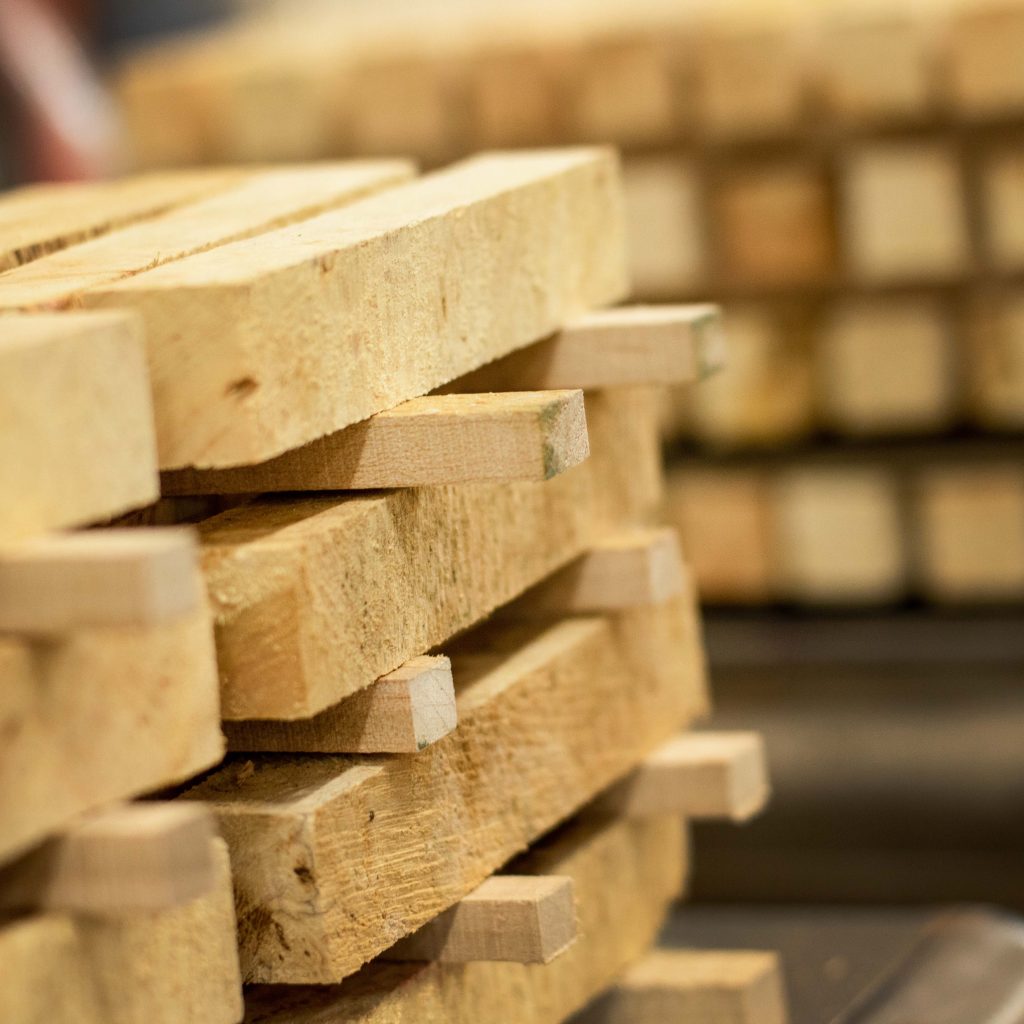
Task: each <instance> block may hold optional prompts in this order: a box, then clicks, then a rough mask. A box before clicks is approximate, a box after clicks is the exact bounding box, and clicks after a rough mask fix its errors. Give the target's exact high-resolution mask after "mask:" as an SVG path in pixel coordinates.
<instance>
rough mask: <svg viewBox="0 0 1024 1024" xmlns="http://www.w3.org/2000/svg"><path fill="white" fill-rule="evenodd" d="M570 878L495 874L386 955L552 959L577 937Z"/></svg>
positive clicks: (438, 958)
mask: <svg viewBox="0 0 1024 1024" xmlns="http://www.w3.org/2000/svg"><path fill="white" fill-rule="evenodd" d="M577 934H578V932H577V929H576V902H575V898H574V893H573V884H572V879H571V878H566V877H564V876H558V875H542V876H540V877H536V876H531V875H494V876H492V877H491V878H488V879H487V881H486V882H484V883H483V884H482V885H479V886H477V888H476V889H474V890H473V891H472V892H471V893H469V895H467V896H463V897H462V899H461V900H459V902H458V903H456V904H455V906H454V907H450V908H449V909H448V910H446V911H444V912H443V913H442V914H439V915H438V916H437V917H435V918H434V920H433V921H429V922H428V923H427V924H425V925H424V926H423V927H422V928H420V930H419V931H418V932H416V933H415V934H414V935H410V936H409V937H408V938H406V939H402V941H401V942H399V943H397V944H396V945H394V946H392V947H391V949H389V950H388V951H387V952H386V953H385V954H384V958H385V959H387V960H434V961H438V962H440V963H448V964H467V963H475V962H478V961H481V960H484V961H508V962H510V963H518V964H549V963H551V961H552V960H554V959H555V958H556V957H558V956H561V955H562V954H563V953H565V952H566V951H567V950H568V949H569V947H570V946H571V945H572V944H573V943H574V942H575V941H576V938H577Z"/></svg>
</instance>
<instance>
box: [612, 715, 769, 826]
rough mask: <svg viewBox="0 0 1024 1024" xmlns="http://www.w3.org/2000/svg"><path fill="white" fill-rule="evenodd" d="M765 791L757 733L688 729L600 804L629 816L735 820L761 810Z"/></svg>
mask: <svg viewBox="0 0 1024 1024" xmlns="http://www.w3.org/2000/svg"><path fill="white" fill-rule="evenodd" d="M769 791H770V790H769V784H768V764H767V760H766V756H765V750H764V741H763V740H762V739H761V736H760V734H759V733H756V732H692V733H685V734H684V735H682V736H678V737H677V738H676V739H674V740H670V741H669V742H668V743H666V744H665V745H664V746H662V747H660V748H659V749H658V750H656V751H655V752H654V753H653V754H651V755H650V756H649V757H647V758H646V759H645V760H644V761H643V762H642V763H641V765H640V767H639V768H638V769H637V770H636V771H635V772H633V773H632V774H631V775H630V776H629V777H628V778H626V779H624V780H623V781H622V782H620V783H618V784H617V785H616V786H613V787H612V789H611V790H610V791H609V792H608V793H607V794H606V795H605V796H604V797H602V798H601V801H600V805H601V807H602V809H603V810H608V811H613V812H614V813H616V814H624V815H626V816H628V817H631V818H645V817H650V816H652V815H658V814H678V815H680V816H681V817H684V818H690V819H697V820H709V819H710V820H718V819H727V820H729V821H736V822H740V821H747V820H748V819H749V818H752V817H753V816H754V815H755V814H758V813H760V812H761V811H762V810H763V809H764V806H765V804H766V803H767V801H768V795H769Z"/></svg>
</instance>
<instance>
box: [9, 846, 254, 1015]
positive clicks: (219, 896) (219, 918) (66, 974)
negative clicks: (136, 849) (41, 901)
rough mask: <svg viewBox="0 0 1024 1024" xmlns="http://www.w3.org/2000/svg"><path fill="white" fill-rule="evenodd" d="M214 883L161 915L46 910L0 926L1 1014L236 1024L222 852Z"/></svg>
mask: <svg viewBox="0 0 1024 1024" xmlns="http://www.w3.org/2000/svg"><path fill="white" fill-rule="evenodd" d="M210 843H211V846H212V857H213V861H214V864H215V866H216V885H215V887H214V889H213V890H212V891H211V892H210V893H208V894H207V895H205V896H202V897H200V898H199V899H196V900H192V901H191V902H189V903H187V904H185V905H183V906H180V907H175V908H173V909H170V910H162V911H154V912H151V913H139V914H132V915H129V916H125V917H120V918H101V917H87V916H81V917H71V916H69V915H65V914H58V913H48V914H37V915H31V916H26V917H20V918H17V919H15V920H13V921H10V922H8V923H5V924H4V925H3V927H0V960H2V962H3V964H4V968H5V969H4V984H3V986H0V1016H3V1018H4V1019H5V1020H10V1021H51V1022H53V1024H138V1022H139V1021H143V1020H144V1021H151V1022H153V1024H188V1022H193V1021H200V1020H201V1021H207V1022H209V1024H237V1022H238V1021H240V1020H241V1019H242V1014H243V1009H244V1008H243V1005H242V990H241V982H240V978H239V971H238V955H237V952H236V950H235V937H234V929H235V918H234V911H233V907H232V904H231V875H230V870H229V865H228V857H227V851H226V850H225V848H224V844H223V842H222V841H221V840H219V839H213V840H211V841H210Z"/></svg>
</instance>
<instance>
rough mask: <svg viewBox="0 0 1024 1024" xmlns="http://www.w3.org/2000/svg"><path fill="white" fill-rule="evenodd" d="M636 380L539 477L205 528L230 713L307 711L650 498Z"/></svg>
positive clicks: (324, 505) (593, 411) (642, 512)
mask: <svg viewBox="0 0 1024 1024" xmlns="http://www.w3.org/2000/svg"><path fill="white" fill-rule="evenodd" d="M656 412H657V411H656V409H655V407H654V403H653V402H652V401H651V398H650V394H649V392H647V391H646V390H645V389H637V390H632V389H624V390H622V391H615V392H606V393H599V394H595V395H593V396H591V397H590V398H588V400H587V418H588V426H589V432H590V440H591V450H592V454H591V457H590V458H589V459H588V460H587V461H586V462H584V463H583V464H582V465H580V466H577V467H575V468H574V469H571V470H569V471H568V472H567V473H564V474H562V475H561V476H559V477H557V478H555V479H554V480H550V481H547V482H546V483H530V482H525V483H517V484H500V485H499V484H476V485H473V486H472V487H466V486H453V487H436V488H422V489H419V490H402V491H392V492H389V493H386V494H374V495H366V496H348V497H326V496H318V497H310V498H304V499H301V500H294V499H286V500H285V499H280V500H278V499H263V500H261V501H258V502H255V503H253V504H249V505H246V506H243V507H240V508H238V509H235V510H232V511H229V512H226V513H224V514H223V515H220V516H217V517H215V518H213V519H211V520H209V521H207V522H206V523H204V524H202V525H201V526H200V535H201V538H202V544H203V547H202V561H203V568H204V571H205V573H206V579H207V586H208V589H209V592H210V595H211V599H212V602H213V606H214V609H215V621H216V627H217V649H218V659H219V663H220V667H221V681H222V706H223V715H224V717H225V718H226V719H230V720H238V719H253V718H274V719H295V718H307V717H309V716H311V715H315V714H317V713H318V712H320V711H322V710H323V709H325V708H327V707H330V706H331V705H333V704H336V703H337V702H338V701H339V700H341V699H343V698H344V697H347V696H349V695H350V694H352V693H354V692H356V691H357V690H360V689H362V688H363V687H364V686H368V685H369V684H370V683H371V682H373V681H374V680H375V679H377V678H379V677H380V676H382V675H385V674H386V673H388V672H391V671H393V670H394V669H396V668H398V667H399V666H400V665H401V664H403V663H404V662H406V661H408V660H409V659H410V658H413V657H416V656H417V655H419V654H422V653H423V652H424V651H426V650H429V649H430V648H431V647H433V646H435V645H437V644H439V643H442V642H443V641H444V640H446V639H447V638H448V637H450V636H451V635H452V634H453V633H456V632H458V631H459V630H460V629H465V628H466V627H468V626H470V625H472V624H473V623H474V622H477V621H479V620H480V619H482V618H484V617H485V616H486V615H488V614H489V613H490V612H492V611H493V610H494V609H495V608H497V607H498V606H499V605H501V604H504V603H505V602H507V601H509V600H510V599H512V598H513V597H516V596H517V595H518V594H520V593H522V591H524V590H525V589H526V588H527V587H529V586H531V585H532V584H534V583H536V582H537V581H538V580H540V579H542V578H543V577H544V576H546V575H548V574H549V573H551V572H552V571H554V570H555V569H557V568H559V567H560V566H562V565H564V564H565V563H567V562H568V561H570V560H571V559H572V558H574V557H575V556H577V555H579V554H580V553H581V552H582V551H583V550H584V549H585V548H586V547H588V546H589V545H591V544H593V543H594V542H595V541H596V540H597V539H598V538H600V537H601V536H603V535H604V534H606V533H607V532H609V531H611V530H613V529H615V528H616V527H620V526H622V525H623V524H625V523H637V522H646V521H649V520H650V517H651V516H652V515H653V511H654V509H655V508H656V506H657V504H658V502H659V500H660V490H659V488H660V462H659V459H660V451H659V441H658V430H657V424H656Z"/></svg>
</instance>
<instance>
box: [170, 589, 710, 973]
mask: <svg viewBox="0 0 1024 1024" xmlns="http://www.w3.org/2000/svg"><path fill="white" fill-rule="evenodd" d="M696 642H697V641H696V640H695V638H694V637H693V636H692V633H691V626H690V622H689V619H688V612H687V609H686V608H685V602H683V601H682V600H677V601H675V602H672V603H671V604H668V605H664V606H661V607H657V608H650V609H644V610H641V611H634V612H629V613H625V614H624V615H622V616H619V617H616V618H614V619H600V618H597V619H595V618H583V619H575V620H567V621H565V620H563V621H560V622H558V623H556V624H554V625H551V626H543V625H542V626H540V627H537V628H534V629H533V630H526V631H522V630H520V631H518V632H515V633H513V634H512V635H511V636H510V637H506V638H505V639H504V640H502V639H501V638H500V637H499V639H498V640H497V641H495V640H494V639H493V637H489V638H487V642H486V646H485V647H483V648H481V649H479V650H478V651H477V652H476V653H475V654H474V655H473V656H470V657H467V655H466V654H465V653H464V654H462V661H461V663H460V655H459V654H456V653H454V652H453V658H452V660H453V670H454V674H455V679H456V685H457V688H458V689H457V693H458V714H459V728H458V729H457V730H455V732H453V733H451V734H450V735H449V736H446V737H445V738H444V739H442V740H440V741H439V742H438V743H435V744H434V745H433V746H430V747H427V748H426V750H424V751H422V752H421V753H420V754H418V755H417V756H416V757H411V758H390V759H387V760H382V759H379V758H340V757H331V756H328V755H320V756H317V757H307V758H301V757H292V758H288V757H283V756H281V755H275V756H273V757H266V756H265V757H254V758H253V759H252V760H248V761H233V762H229V763H228V764H227V765H225V767H224V768H222V769H221V770H220V771H218V772H216V773H214V774H213V775H211V776H209V777H208V778H207V779H205V780H204V781H203V782H201V783H199V784H198V785H197V786H196V787H194V788H193V789H191V790H189V791H188V793H187V794H186V796H187V797H188V798H190V799H196V800H202V801H204V802H207V803H209V804H210V805H211V806H212V807H213V809H214V811H215V813H216V814H217V816H218V820H219V825H220V830H221V834H222V835H223V836H224V837H225V839H226V840H227V842H228V845H229V847H230V848H231V854H232V871H233V875H234V880H235V893H236V903H237V910H238V916H239V941H240V945H241V956H242V964H243V973H244V976H245V978H246V980H248V981H254V982H255V981H261V982H267V983H271V984H276V983H286V984H294V983H311V984H323V983H327V982H332V981H338V980H340V979H341V978H343V977H345V976H346V975H348V974H351V973H353V972H354V971H356V970H357V969H358V968H359V967H360V966H361V965H362V964H363V963H365V962H366V961H367V960H369V959H370V958H371V957H373V956H376V955H378V954H379V953H381V952H383V951H384V950H385V949H387V948H389V947H390V946H391V945H393V944H394V942H396V941H397V940H398V939H400V938H403V937H404V936H406V935H408V934H411V933H412V932H413V931H415V930H416V929H417V928H419V927H420V926H421V925H423V924H425V923H426V922H427V921H428V920H430V919H431V918H433V917H435V916H436V915H437V914H438V913H440V912H441V911H443V910H445V909H447V908H448V907H449V906H451V905H452V904H453V903H455V902H456V901H458V900H459V899H461V898H462V897H463V896H465V895H466V894H467V893H468V892H470V891H471V890H472V889H474V888H475V887H476V886H477V885H479V884H480V883H481V882H483V881H484V879H485V878H487V877H488V876H489V875H491V874H492V873H493V872H494V871H495V870H497V869H498V868H499V867H501V866H502V865H503V864H505V863H506V862H507V861H508V860H509V858H510V857H511V856H513V855H514V854H515V853H517V852H519V851H521V850H522V849H524V848H525V847H526V846H527V845H528V844H529V843H530V842H532V841H534V840H536V839H537V838H538V837H539V836H540V835H542V834H543V833H544V832H545V831H547V830H548V829H549V828H551V827H552V826H553V825H555V824H556V823H557V822H558V821H561V820H563V819H564V818H566V817H567V816H568V815H570V814H571V813H573V811H575V810H576V809H577V808H578V807H580V806H581V805H582V804H583V803H585V802H586V801H587V800H588V799H590V798H592V797H593V796H595V795H596V794H597V793H598V792H599V791H600V790H601V789H602V788H603V787H604V786H606V785H608V784H609V783H611V782H612V781H614V780H615V779H616V778H618V777H620V776H621V775H622V774H624V773H625V772H626V771H627V770H628V769H629V768H630V767H631V766H632V765H634V764H636V763H637V762H638V761H639V760H640V758H641V757H643V756H644V755H645V754H647V753H648V752H649V751H650V750H651V749H653V748H654V747H656V746H657V745H658V744H659V743H660V742H662V741H664V740H665V739H667V738H668V737H669V736H671V735H673V734H674V733H675V732H676V731H678V729H679V727H680V725H681V723H682V722H684V721H686V720H687V719H688V718H689V717H690V716H691V714H692V709H693V707H694V705H696V704H698V703H702V701H703V693H702V692H701V686H702V680H701V679H700V678H699V677H698V675H697V671H696V666H695V655H694V651H693V649H692V646H693V645H694V644H696ZM503 648H504V649H503ZM488 651H491V652H493V653H490V654H488V653H487V652H488ZM481 654H483V655H484V656H483V657H481V656H480V655H481ZM463 666H464V667H463ZM536 750H543V751H544V756H543V757H534V756H532V753H531V752H532V751H536ZM513 765H514V766H515V767H514V769H513V767H512V766H513ZM368 878H372V879H373V885H372V886H368V885H367V884H366V879H368Z"/></svg>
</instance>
